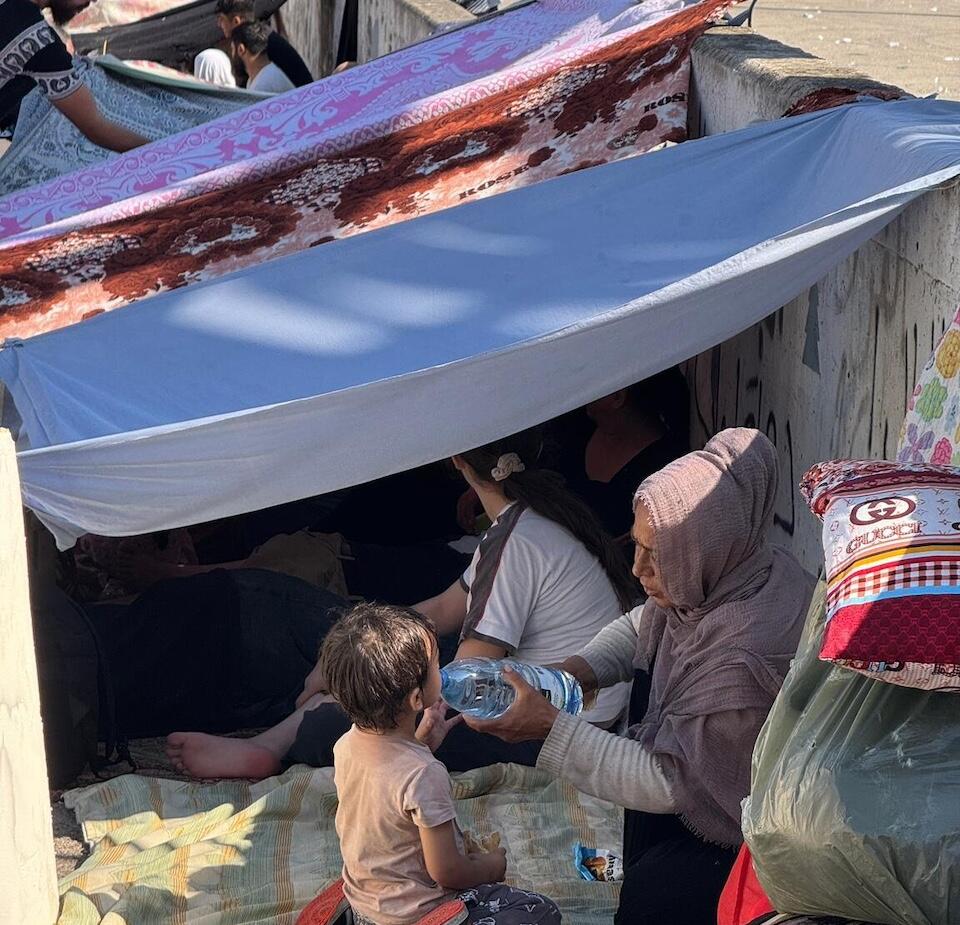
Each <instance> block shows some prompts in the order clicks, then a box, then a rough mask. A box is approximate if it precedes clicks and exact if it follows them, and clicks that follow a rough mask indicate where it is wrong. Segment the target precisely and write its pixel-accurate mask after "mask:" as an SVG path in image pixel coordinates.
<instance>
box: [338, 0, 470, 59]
mask: <svg viewBox="0 0 960 925" xmlns="http://www.w3.org/2000/svg"><path fill="white" fill-rule="evenodd" d="M475 19H476V17H475V16H474V15H473V14H472V13H468V12H467V11H466V10H464V9H463V8H462V7H460V6H458V5H457V4H456V3H454V2H453V0H360V11H359V28H358V33H359V34H358V36H357V57H358V60H359V61H360V63H361V64H362V63H363V62H364V61H369V60H370V59H371V58H379V57H380V56H381V55H385V54H388V53H389V52H391V51H396V50H397V49H398V48H404V47H405V46H407V45H411V44H413V43H414V42H419V41H420V40H421V39H425V38H427V36H429V35H431V34H432V33H433V32H434V31H435V30H436V29H438V28H440V27H449V26H456V25H461V24H464V23H470V22H473V21H474V20H475Z"/></svg>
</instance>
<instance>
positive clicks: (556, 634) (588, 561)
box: [168, 428, 639, 777]
mask: <svg viewBox="0 0 960 925" xmlns="http://www.w3.org/2000/svg"><path fill="white" fill-rule="evenodd" d="M541 446H542V441H541V432H540V430H539V428H535V429H532V430H529V431H524V432H522V433H520V434H515V435H513V436H512V437H506V438H504V439H502V440H497V441H494V442H493V443H490V444H487V445H486V446H483V447H480V448H478V449H475V450H470V451H469V452H466V453H462V454H460V455H457V456H454V457H453V460H452V461H453V465H454V466H455V467H456V468H457V469H458V470H459V472H460V474H461V475H462V476H463V478H464V479H465V480H466V481H467V483H468V484H469V485H470V486H471V487H472V488H473V489H474V490H475V491H476V493H477V495H478V497H479V498H480V501H481V503H482V505H483V508H484V511H485V512H486V514H487V516H488V517H489V519H490V521H491V526H490V528H489V529H488V530H487V531H486V532H485V533H484V535H483V537H482V538H481V540H480V545H479V547H478V548H477V550H476V552H475V554H474V556H473V560H472V561H471V563H470V565H469V567H468V568H467V569H466V571H465V572H464V573H463V575H462V576H461V577H460V579H459V580H457V581H455V582H454V583H453V584H452V585H451V586H450V587H449V588H447V590H446V591H444V592H443V593H441V594H439V595H437V596H436V597H433V598H430V599H429V600H425V601H422V602H421V603H419V604H416V605H415V607H414V609H416V610H418V611H420V612H421V613H422V614H424V615H425V616H427V617H429V618H430V619H431V620H432V621H433V623H434V625H435V626H436V628H437V632H438V634H439V635H441V636H449V635H452V634H454V633H456V634H459V640H460V641H459V646H458V647H457V651H456V657H457V658H468V657H474V656H486V657H490V658H501V657H503V656H506V655H511V656H516V657H517V658H518V659H520V660H521V661H529V662H533V663H536V664H550V663H551V662H559V661H562V660H563V659H564V658H565V657H566V656H567V655H568V654H569V653H570V652H575V651H578V650H579V649H581V648H582V647H583V646H585V645H586V644H587V643H588V642H590V640H591V639H593V638H594V636H596V634H597V633H598V632H599V631H600V630H601V629H603V628H604V627H605V626H607V624H609V623H612V622H613V621H614V620H616V619H617V618H618V617H619V616H620V615H621V614H623V613H625V612H626V611H629V610H630V609H631V608H632V607H633V606H634V605H635V604H636V603H637V600H638V598H639V588H638V586H637V585H636V583H635V581H634V579H633V577H632V575H631V574H630V570H629V564H628V562H627V560H626V558H625V556H624V554H623V551H622V550H621V549H620V548H619V547H617V545H616V544H615V543H614V541H613V539H612V538H611V537H610V536H608V535H607V534H606V533H605V532H604V530H603V528H602V527H601V526H600V523H599V521H598V520H597V518H596V517H595V516H594V514H593V512H592V511H591V510H590V509H589V508H588V507H587V506H586V505H585V504H584V502H583V501H581V500H580V499H579V498H577V497H576V496H575V495H573V494H571V493H570V492H568V491H567V490H566V489H565V488H564V485H563V479H562V477H561V476H559V475H557V474H556V473H554V472H551V471H549V470H545V469H540V468H538V466H537V460H538V458H539V456H540V451H541ZM325 692H326V685H325V679H324V678H323V677H322V676H321V673H320V671H319V669H314V671H313V672H311V674H310V675H309V676H308V678H307V680H306V682H305V683H304V691H303V694H301V696H300V698H299V700H298V702H297V703H298V710H297V712H296V713H294V714H292V715H291V716H290V717H288V718H287V719H286V720H284V721H283V722H282V723H280V724H279V725H278V726H275V727H274V728H273V729H270V730H267V732H265V733H262V734H261V735H259V736H256V737H254V738H252V739H221V738H218V737H214V736H206V735H203V734H202V733H174V734H173V735H172V736H170V738H169V740H168V742H169V746H168V753H169V754H170V757H171V759H172V760H173V762H174V764H175V765H176V766H177V767H179V768H181V769H182V770H186V771H188V772H191V773H193V774H195V775H197V776H201V777H211V776H212V777H230V776H239V777H261V776H267V775H269V774H274V773H276V772H277V771H278V770H279V769H280V768H281V767H282V766H283V763H284V761H295V762H297V763H304V764H312V765H315V766H320V767H323V766H329V765H330V764H332V760H333V745H334V742H336V740H337V739H338V738H339V736H340V735H342V734H343V733H344V732H346V730H347V729H348V728H349V721H348V720H347V719H346V717H345V715H344V714H342V712H341V711H339V708H337V707H336V706H335V705H333V704H330V703H324V702H322V695H323V694H325ZM629 698H630V685H629V684H628V683H624V684H620V685H617V686H615V687H613V688H610V689H608V690H605V691H604V692H603V693H602V694H601V695H600V697H599V699H598V700H597V702H596V703H595V704H594V705H592V706H591V708H590V709H589V710H587V711H585V712H584V718H585V719H587V720H589V721H590V722H592V723H595V724H596V725H598V726H604V727H609V726H611V725H613V724H614V723H615V722H616V721H617V719H618V718H619V717H620V716H621V715H622V714H623V713H624V712H625V710H626V707H627V705H628V702H629ZM539 747H540V743H538V742H525V743H520V744H519V745H516V744H514V745H509V744H507V743H504V742H502V741H501V740H500V739H497V738H496V737H494V736H486V735H483V734H481V733H477V732H474V731H473V730H471V729H469V727H467V726H465V725H460V726H458V727H456V728H455V729H454V730H453V731H452V732H451V734H450V735H449V736H448V737H447V739H446V741H445V742H444V743H443V745H442V746H441V748H440V749H438V751H437V757H438V758H439V759H440V760H441V761H443V762H444V764H446V766H447V767H448V768H449V769H450V770H453V771H461V770H467V769H469V768H474V767H482V766H484V765H487V764H494V763H497V762H501V761H512V762H515V763H519V764H527V765H533V764H535V763H536V759H537V754H538V752H539Z"/></svg>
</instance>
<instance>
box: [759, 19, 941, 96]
mask: <svg viewBox="0 0 960 925" xmlns="http://www.w3.org/2000/svg"><path fill="white" fill-rule="evenodd" d="M740 9H742V7H740ZM753 28H754V29H756V30H757V32H760V33H762V34H763V35H767V36H769V37H770V38H774V39H778V40H779V41H781V42H785V43H786V44H788V45H796V46H799V47H800V48H803V49H805V50H806V51H809V52H811V53H812V54H815V55H818V56H819V57H821V58H825V59H826V60H828V61H831V62H833V63H834V64H842V65H846V66H847V67H852V68H855V69H856V70H858V71H862V72H863V73H865V74H867V75H868V76H870V77H874V78H876V79H877V80H882V81H885V82H887V83H891V84H895V85H897V86H899V87H903V88H904V89H905V90H908V91H909V92H910V93H913V94H914V95H916V96H929V95H930V94H933V93H935V94H937V95H938V96H940V97H944V98H947V99H960V0H822V2H819V3H818V2H801V0H759V2H758V3H757V6H756V8H755V9H754V14H753Z"/></svg>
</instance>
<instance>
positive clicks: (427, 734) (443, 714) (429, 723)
mask: <svg viewBox="0 0 960 925" xmlns="http://www.w3.org/2000/svg"><path fill="white" fill-rule="evenodd" d="M447 709H448V708H447V705H446V704H445V703H444V702H443V701H442V700H438V701H437V702H436V703H435V704H433V706H430V707H427V709H426V710H424V711H423V717H422V718H421V719H420V725H419V726H417V732H416V736H417V741H418V742H420V743H421V744H423V745H426V746H427V748H429V749H430V751H432V752H435V751H436V750H437V749H438V748H439V747H440V746H441V745H442V744H443V740H444V739H445V738H446V737H447V733H448V732H449V731H450V730H451V729H453V727H454V726H456V725H457V723H460V722H463V714H462V713H458V714H457V715H456V716H453V717H451V718H450V719H447Z"/></svg>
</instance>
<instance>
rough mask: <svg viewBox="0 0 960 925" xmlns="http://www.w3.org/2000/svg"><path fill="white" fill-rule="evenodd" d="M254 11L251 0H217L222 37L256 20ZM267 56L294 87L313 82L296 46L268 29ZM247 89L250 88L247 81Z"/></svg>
mask: <svg viewBox="0 0 960 925" xmlns="http://www.w3.org/2000/svg"><path fill="white" fill-rule="evenodd" d="M256 18H257V17H256V12H255V9H254V3H253V0H218V2H217V25H218V26H219V27H220V31H221V32H222V33H223V37H224V38H225V39H227V40H228V41H229V40H230V38H231V36H232V35H233V31H234V29H236V28H237V26H241V25H243V24H244V23H246V22H255V21H256ZM268 32H269V35H268V37H267V58H268V59H269V61H270V62H271V63H272V64H275V65H276V66H277V67H278V68H280V70H281V71H283V73H284V74H286V75H287V78H288V79H289V81H290V83H291V84H293V86H295V87H303V86H305V85H306V84H308V83H312V82H313V75H312V74H311V73H310V68H308V67H307V65H306V64H305V63H304V61H303V58H301V57H300V55H299V54H298V52H297V50H296V48H294V47H293V45H291V44H290V43H289V42H288V41H287V40H286V39H285V38H284V37H283V36H282V35H280V34H279V33H277V32H273V31H272V30H268ZM247 89H251V88H250V85H249V83H248V84H247Z"/></svg>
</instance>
